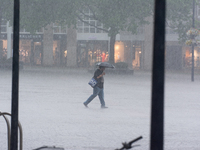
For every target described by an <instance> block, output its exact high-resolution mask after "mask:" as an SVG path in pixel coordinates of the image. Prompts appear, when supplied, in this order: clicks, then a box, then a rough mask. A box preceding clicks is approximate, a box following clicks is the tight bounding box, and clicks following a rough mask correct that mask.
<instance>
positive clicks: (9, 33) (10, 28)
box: [7, 22, 13, 59]
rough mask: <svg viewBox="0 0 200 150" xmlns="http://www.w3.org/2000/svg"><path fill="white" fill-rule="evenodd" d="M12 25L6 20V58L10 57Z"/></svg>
mask: <svg viewBox="0 0 200 150" xmlns="http://www.w3.org/2000/svg"><path fill="white" fill-rule="evenodd" d="M11 35H12V27H10V26H9V22H7V59H9V58H10V57H12V55H13V54H12V53H13V52H12V38H11Z"/></svg>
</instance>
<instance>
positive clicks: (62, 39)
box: [53, 34, 75, 66]
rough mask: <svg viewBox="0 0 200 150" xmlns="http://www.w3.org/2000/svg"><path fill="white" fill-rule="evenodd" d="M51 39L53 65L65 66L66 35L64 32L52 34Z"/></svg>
mask: <svg viewBox="0 0 200 150" xmlns="http://www.w3.org/2000/svg"><path fill="white" fill-rule="evenodd" d="M53 40H54V41H53V61H54V65H55V66H66V65H67V36H66V34H54V36H53ZM74 59H75V58H74Z"/></svg>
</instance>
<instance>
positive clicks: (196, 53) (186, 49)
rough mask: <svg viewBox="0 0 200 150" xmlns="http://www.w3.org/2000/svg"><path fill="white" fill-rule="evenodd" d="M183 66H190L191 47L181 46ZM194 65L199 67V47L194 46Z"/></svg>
mask: <svg viewBox="0 0 200 150" xmlns="http://www.w3.org/2000/svg"><path fill="white" fill-rule="evenodd" d="M183 52H184V55H183V67H185V68H189V67H192V47H191V46H185V47H183ZM194 67H195V68H200V47H194Z"/></svg>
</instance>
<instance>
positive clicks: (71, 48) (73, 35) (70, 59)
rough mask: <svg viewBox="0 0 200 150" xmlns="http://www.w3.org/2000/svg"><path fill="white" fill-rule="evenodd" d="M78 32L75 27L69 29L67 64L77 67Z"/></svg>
mask: <svg viewBox="0 0 200 150" xmlns="http://www.w3.org/2000/svg"><path fill="white" fill-rule="evenodd" d="M76 49H77V32H76V29H73V27H70V28H68V30H67V66H68V67H76V66H77V61H76V57H77V56H76V55H77V50H76Z"/></svg>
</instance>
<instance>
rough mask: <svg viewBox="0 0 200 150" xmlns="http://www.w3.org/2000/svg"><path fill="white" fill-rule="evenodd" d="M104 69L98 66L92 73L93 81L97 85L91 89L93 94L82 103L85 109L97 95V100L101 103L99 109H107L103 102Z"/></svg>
mask: <svg viewBox="0 0 200 150" xmlns="http://www.w3.org/2000/svg"><path fill="white" fill-rule="evenodd" d="M104 70H105V67H104V66H99V68H98V69H97V70H96V71H95V73H94V79H95V80H96V81H97V84H96V85H95V87H94V88H93V94H92V95H91V96H90V97H89V98H88V99H87V100H86V101H85V102H84V103H83V104H84V105H85V107H88V104H89V103H90V102H91V101H92V100H93V99H94V98H95V97H96V96H97V95H98V96H99V100H100V103H101V108H108V107H106V106H105V101H104V88H103V86H104V78H103V76H104V75H105V72H104Z"/></svg>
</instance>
